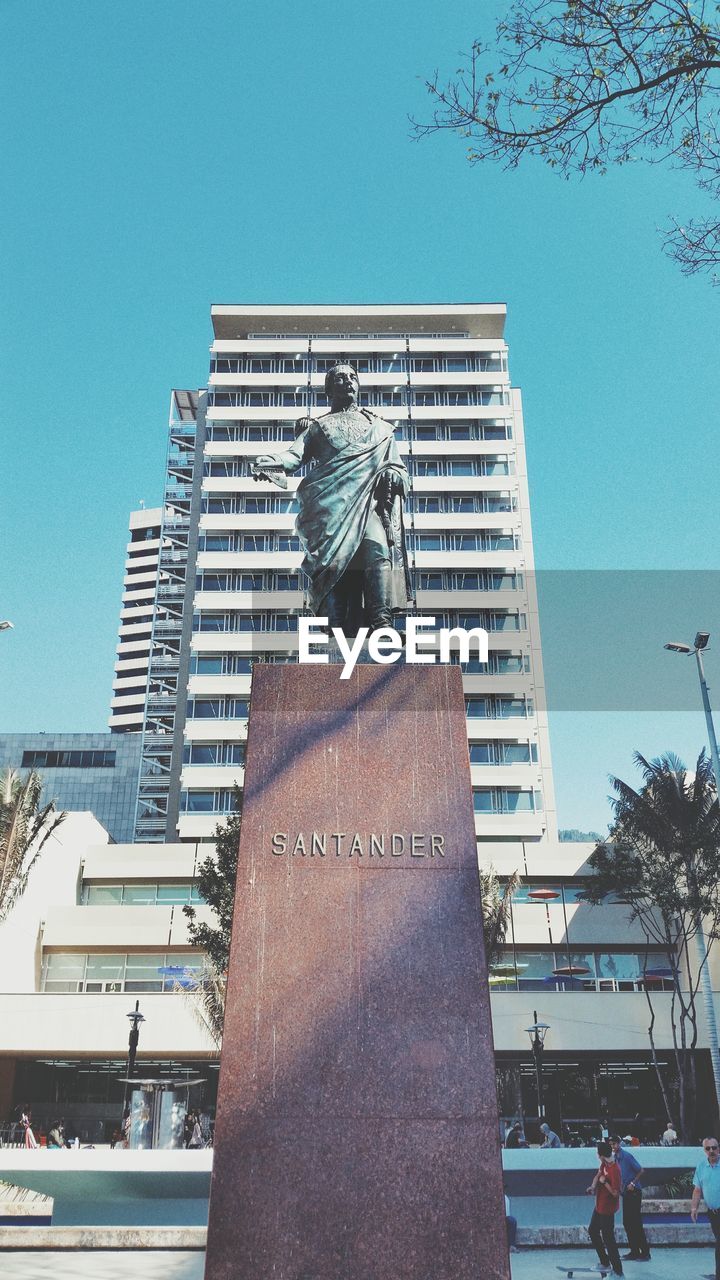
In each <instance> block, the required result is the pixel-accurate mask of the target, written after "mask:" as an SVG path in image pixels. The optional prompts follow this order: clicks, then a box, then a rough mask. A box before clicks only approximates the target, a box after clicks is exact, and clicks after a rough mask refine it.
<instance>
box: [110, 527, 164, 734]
mask: <svg viewBox="0 0 720 1280" xmlns="http://www.w3.org/2000/svg"><path fill="white" fill-rule="evenodd" d="M162 514H163V513H162V508H161V507H156V508H154V509H153V510H150V511H146V510H145V509H143V510H141V511H133V512H131V514H130V529H129V533H130V540H129V542H128V544H127V550H126V555H125V576H124V579H123V595H122V607H121V610H120V626H119V629H118V647H117V660H116V663H115V676H114V679H113V692H112V703H111V708H110V720H109V725H110V730H111V732H112V733H138V732H140V730H141V729H142V727H143V724H144V722H145V704H146V700H147V691H148V665H149V661H150V635H151V632H152V624H153V616H154V614H155V608H156V600H157V589H158V561H159V558H160V529H161V525H162Z"/></svg>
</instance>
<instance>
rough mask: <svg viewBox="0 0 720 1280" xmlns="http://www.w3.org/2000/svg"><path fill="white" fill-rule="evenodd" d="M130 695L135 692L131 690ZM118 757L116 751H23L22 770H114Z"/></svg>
mask: <svg viewBox="0 0 720 1280" xmlns="http://www.w3.org/2000/svg"><path fill="white" fill-rule="evenodd" d="M123 692H124V691H123ZM139 692H141V693H143V692H144V690H139ZM128 693H135V690H134V689H129V690H128ZM116 756H117V752H115V751H23V754H22V768H23V769H114V768H115V759H116Z"/></svg>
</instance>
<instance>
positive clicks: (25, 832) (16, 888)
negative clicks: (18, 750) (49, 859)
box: [0, 769, 65, 920]
mask: <svg viewBox="0 0 720 1280" xmlns="http://www.w3.org/2000/svg"><path fill="white" fill-rule="evenodd" d="M42 785H43V784H42V778H41V777H40V775H39V774H38V773H35V772H34V771H31V772H30V773H28V774H27V776H26V777H25V778H22V777H21V776H20V774H19V773H18V772H17V771H16V770H14V769H8V770H6V771H5V773H4V774H3V776H2V777H1V778H0V920H4V919H5V917H6V916H7V915H8V912H9V911H10V910H11V908H12V906H13V904H14V903H15V902H16V901H17V899H18V898H19V897H20V895H21V894H22V893H23V891H24V889H25V887H26V885H27V879H28V876H29V874H30V871H31V870H32V868H33V866H34V864H35V862H36V860H37V858H38V857H39V856H40V853H41V852H42V850H43V847H44V846H45V844H46V842H47V840H48V839H49V838H50V836H51V835H52V834H53V832H54V831H55V830H56V829H57V827H58V826H59V825H60V823H61V822H62V821H63V820H64V818H65V814H64V813H59V812H58V811H57V809H56V808H55V804H54V802H53V801H51V802H50V803H49V804H46V805H45V806H44V807H43V808H40V797H41V795H42Z"/></svg>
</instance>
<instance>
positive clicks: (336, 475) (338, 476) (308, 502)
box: [296, 419, 410, 613]
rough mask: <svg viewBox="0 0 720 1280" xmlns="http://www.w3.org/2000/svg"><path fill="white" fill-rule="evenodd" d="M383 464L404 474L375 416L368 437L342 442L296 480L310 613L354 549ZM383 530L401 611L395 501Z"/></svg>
mask: <svg viewBox="0 0 720 1280" xmlns="http://www.w3.org/2000/svg"><path fill="white" fill-rule="evenodd" d="M321 423H322V419H320V420H318V419H315V420H314V424H315V425H316V426H320V425H321ZM389 467H393V468H394V469H398V470H400V471H402V472H405V467H404V465H403V463H402V461H401V459H400V456H399V454H398V451H397V445H396V444H395V438H394V436H393V434H392V430H391V429H390V428H389V427H388V424H387V423H385V422H383V421H382V419H375V420H374V422H373V425H372V430H371V431H370V432H369V439H366V440H365V441H359V442H357V443H348V444H346V445H345V447H344V448H343V449H342V451H341V452H339V453H335V454H334V456H332V457H330V458H327V457H326V458H325V459H323V460H321V461H318V462H317V463H316V465H315V466H314V467H313V469H312V470H311V471H310V472H309V474H308V475H306V476H305V477H304V479H303V480H301V481H300V484H299V486H298V490H297V499H298V505H299V512H298V516H297V521H296V529H297V533H298V535H299V537H300V539H301V541H302V544H303V547H304V550H305V558H304V560H303V564H302V567H303V569H304V570H305V572H306V573H307V574H308V576H309V578H310V603H311V606H312V608H313V609H314V610H315V612H316V613H319V612H320V605H321V603H322V601H323V600H324V598H325V596H326V595H327V594H328V592H329V591H331V590H332V588H333V587H334V586H335V583H336V582H337V581H338V579H339V578H341V577H342V575H343V574H344V573H345V570H346V569H347V568H348V566H349V564H350V561H351V560H352V558H353V556H354V555H355V552H356V551H357V550H358V547H359V546H360V543H361V542H362V539H363V537H364V535H365V530H366V528H367V523H368V519H369V516H370V513H371V511H372V510H373V509H374V501H373V494H374V491H375V486H376V484H377V480H378V477H379V475H380V474H381V473H382V472H383V471H384V470H386V469H387V468H389ZM405 474H407V473H406V472H405ZM386 531H387V532H388V533H389V555H390V558H391V562H392V566H393V569H394V570H395V572H393V575H392V580H393V595H394V599H393V602H392V607H393V608H394V609H398V610H401V609H404V608H405V607H406V606H407V603H408V597H409V594H410V592H409V577H408V574H407V556H406V554H405V540H404V530H403V528H402V508H401V503H400V500H399V499H396V500H395V504H394V509H393V513H392V518H391V519H390V520H389V521H388V523H387V525H386Z"/></svg>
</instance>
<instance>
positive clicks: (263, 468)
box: [251, 453, 287, 489]
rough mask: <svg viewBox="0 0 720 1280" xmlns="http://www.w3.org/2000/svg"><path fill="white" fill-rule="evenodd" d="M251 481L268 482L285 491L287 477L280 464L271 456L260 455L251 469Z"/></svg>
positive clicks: (266, 454)
mask: <svg viewBox="0 0 720 1280" xmlns="http://www.w3.org/2000/svg"><path fill="white" fill-rule="evenodd" d="M251 472H252V478H253V480H269V481H270V482H271V483H272V484H276V485H277V486H278V487H279V488H280V489H287V475H286V473H285V468H284V466H283V465H282V462H280V460H279V459H278V458H274V457H273V456H272V454H269V453H261V454H259V455H258V457H257V458H256V459H255V461H254V462H253V464H252V467H251Z"/></svg>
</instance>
